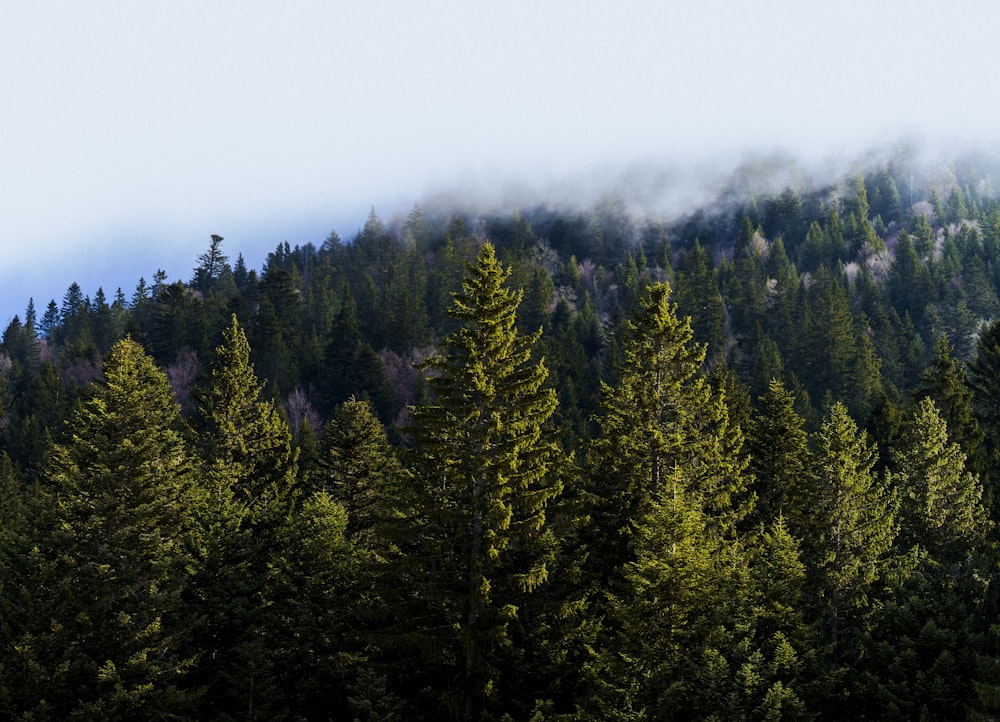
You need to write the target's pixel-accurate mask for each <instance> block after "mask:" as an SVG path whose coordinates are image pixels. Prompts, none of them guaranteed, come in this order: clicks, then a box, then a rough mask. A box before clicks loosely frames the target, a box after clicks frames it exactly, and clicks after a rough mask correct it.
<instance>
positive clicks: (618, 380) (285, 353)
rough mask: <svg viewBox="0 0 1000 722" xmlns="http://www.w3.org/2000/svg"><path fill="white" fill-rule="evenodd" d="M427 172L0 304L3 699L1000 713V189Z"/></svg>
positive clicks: (6, 708) (117, 705)
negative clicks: (102, 281)
mask: <svg viewBox="0 0 1000 722" xmlns="http://www.w3.org/2000/svg"><path fill="white" fill-rule="evenodd" d="M985 168H986V165H985V162H975V161H971V160H961V161H955V162H953V163H952V164H951V165H949V166H947V167H946V168H945V169H944V170H943V171H942V169H941V168H940V167H938V168H935V169H934V172H926V170H924V169H921V168H918V167H916V166H915V165H914V164H912V163H909V162H906V161H904V160H903V159H896V160H893V161H888V162H886V163H884V164H882V165H879V166H877V167H875V168H871V169H868V170H864V171H857V172H852V173H850V174H848V175H846V176H844V177H841V178H837V179H836V180H835V181H831V182H829V183H820V184H810V183H806V182H802V181H799V182H794V183H792V184H790V185H788V186H787V187H782V188H779V189H774V188H770V189H766V190H765V189H764V188H763V187H762V188H761V189H759V190H758V189H756V188H755V186H754V184H753V182H752V178H751V177H750V176H746V177H741V178H738V179H734V181H733V183H732V184H730V186H729V187H727V188H726V189H725V190H724V191H723V192H721V193H720V195H719V197H718V199H717V200H715V201H713V202H711V203H709V204H707V205H704V206H702V207H693V208H690V209H689V210H688V212H687V213H685V214H683V215H681V216H679V217H672V218H670V219H661V218H658V217H656V216H654V215H651V214H648V213H643V214H640V213H637V212H635V211H633V210H630V206H629V204H628V202H627V199H624V198H617V197H613V196H608V197H606V198H604V199H603V200H601V201H600V202H598V203H595V204H594V205H592V206H591V207H587V208H577V209H566V208H563V209H554V208H551V207H546V206H543V205H539V206H537V207H531V208H522V209H520V211H514V210H510V211H495V212H490V213H475V214H473V213H469V212H464V211H462V210H461V207H459V206H456V207H434V208H431V207H428V208H426V209H422V208H420V207H415V208H414V209H413V210H412V211H411V212H410V213H409V215H408V216H406V217H405V218H401V219H399V220H398V221H393V222H388V223H387V222H385V221H383V220H382V219H381V218H380V217H379V215H378V214H377V213H376V212H375V210H372V212H371V214H370V216H369V217H368V219H367V221H366V222H365V224H364V226H363V228H362V229H361V230H360V231H359V232H358V234H357V235H356V237H354V238H353V239H349V240H346V241H345V240H342V239H341V238H339V237H338V236H337V235H336V234H335V233H332V234H331V235H330V236H329V237H328V238H327V239H325V240H324V241H323V242H322V243H320V244H319V245H314V244H306V245H304V246H294V247H292V246H290V245H289V244H288V243H281V244H279V245H278V246H277V247H276V248H275V250H274V251H273V252H272V253H270V254H269V255H268V256H267V258H266V259H265V260H264V263H263V265H262V266H261V268H260V269H259V270H258V269H256V268H251V267H250V266H249V265H248V263H247V261H246V260H245V259H244V258H243V256H242V255H237V257H236V259H235V260H233V259H231V258H230V257H228V256H227V255H226V253H227V249H225V248H224V246H223V239H222V238H221V237H219V236H212V237H211V239H210V242H209V245H208V248H207V250H206V251H205V253H203V254H202V255H201V256H200V257H199V258H198V259H197V260H196V267H195V268H194V271H193V273H192V274H191V277H190V279H189V280H186V281H185V280H176V281H172V280H169V277H168V275H167V273H165V272H164V271H162V270H158V271H156V273H155V274H153V275H152V276H151V280H150V281H146V280H145V279H140V280H139V281H138V283H137V285H136V288H135V290H134V291H133V292H131V294H129V295H127V294H126V293H124V292H123V291H121V290H118V291H117V292H116V293H114V294H113V295H112V296H110V297H109V296H108V295H107V294H106V293H105V292H104V291H103V290H102V289H98V290H97V291H96V292H94V293H93V295H92V296H90V295H87V294H86V293H85V292H84V290H83V289H81V288H80V287H79V286H78V285H77V284H73V285H71V286H70V288H69V289H67V291H66V293H65V295H64V296H63V298H62V299H61V302H57V301H55V300H53V301H51V302H49V303H48V304H47V306H46V307H45V308H44V309H43V310H41V312H39V310H38V309H36V308H35V305H34V303H33V302H29V303H28V306H27V309H26V311H25V312H24V314H23V316H21V315H19V316H16V317H15V318H14V319H13V321H11V323H10V324H9V325H8V326H7V328H6V330H5V331H4V332H3V336H2V339H0V372H2V374H0V413H2V423H0V448H2V452H3V453H2V456H0V496H2V503H0V714H2V715H3V716H4V717H10V718H14V719H31V720H39V719H54V718H71V719H183V718H190V719H309V720H312V719H316V720H321V719H344V720H370V721H374V720H441V719H457V720H491V719H496V720H501V719H511V720H543V719H552V720H556V719H588V720H673V719H676V720H694V719H719V720H723V719H724V720H778V719H829V720H839V719H847V718H851V719H879V720H884V719H948V720H951V719H966V718H968V719H994V718H996V716H997V715H1000V636H998V634H997V610H998V608H1000V594H998V589H997V586H998V584H1000V568H998V564H1000V556H998V553H997V544H996V542H997V540H998V530H997V522H998V521H1000V195H998V194H996V193H995V192H994V191H993V188H992V186H991V184H990V178H989V175H988V172H987V171H986V170H984V169H985Z"/></svg>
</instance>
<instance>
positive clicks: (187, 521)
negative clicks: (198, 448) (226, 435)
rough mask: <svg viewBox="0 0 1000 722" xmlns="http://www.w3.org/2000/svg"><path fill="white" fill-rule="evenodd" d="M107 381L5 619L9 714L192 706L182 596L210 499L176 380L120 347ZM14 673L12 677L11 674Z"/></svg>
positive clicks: (181, 711)
mask: <svg viewBox="0 0 1000 722" xmlns="http://www.w3.org/2000/svg"><path fill="white" fill-rule="evenodd" d="M104 377H105V381H104V383H103V385H101V386H100V387H98V388H95V389H94V392H93V394H92V396H91V397H90V398H89V399H88V400H87V401H86V402H84V403H82V404H81V405H80V406H78V408H77V411H76V414H75V417H74V420H73V436H72V438H71V439H70V440H68V441H66V442H65V443H60V444H57V445H56V447H55V449H54V450H53V453H52V458H51V461H50V462H49V464H48V466H47V468H46V471H45V474H44V482H43V483H42V484H41V485H40V488H39V490H38V494H39V496H38V502H37V504H38V508H37V510H36V511H35V512H34V519H33V523H34V525H35V527H34V530H33V534H34V536H35V540H36V541H35V543H34V545H33V549H32V551H31V552H30V558H29V560H28V564H27V565H26V566H25V569H24V574H23V576H21V577H20V578H17V579H16V580H8V582H7V584H6V585H5V587H7V588H8V589H10V587H11V586H13V585H16V586H15V587H14V589H13V591H14V593H15V594H17V595H18V597H19V600H18V601H19V604H18V605H17V606H16V607H15V608H14V609H15V610H16V611H15V612H14V613H15V614H16V617H15V618H14V619H11V618H10V617H8V618H7V620H6V628H7V629H8V630H10V632H11V633H13V634H12V636H13V638H8V639H7V640H6V644H4V648H5V649H6V650H13V651H12V652H10V651H8V652H7V653H5V654H6V655H9V656H8V658H7V664H6V665H5V675H9V674H14V675H15V679H17V680H18V683H17V684H18V687H17V688H15V689H12V688H10V687H7V689H6V690H5V694H4V699H5V703H6V704H7V705H8V709H7V712H8V713H9V714H11V715H24V716H26V717H28V718H32V719H37V718H46V719H49V718H73V719H98V718H100V719H139V718H142V719H156V718H175V717H177V716H181V715H185V714H190V713H192V712H193V711H194V703H195V701H196V699H197V693H196V691H192V688H191V687H188V686H187V685H186V684H185V678H184V674H185V672H187V671H189V670H190V668H191V665H192V663H193V657H188V656H184V654H183V653H182V650H183V649H184V648H185V644H184V643H185V642H186V641H187V640H188V635H189V633H190V631H191V621H192V619H191V615H190V610H189V609H187V608H185V607H184V605H183V594H184V592H185V590H186V588H187V587H188V585H189V582H190V576H191V572H192V568H193V565H194V563H195V561H196V558H197V557H196V550H197V549H198V540H197V535H196V525H195V521H194V519H195V516H196V515H197V514H198V513H199V510H200V509H201V508H203V503H204V498H203V495H202V493H201V492H200V490H199V487H198V486H197V485H196V484H195V483H194V477H193V475H192V469H193V465H192V463H191V459H190V457H189V455H188V452H187V450H186V448H185V444H184V442H183V439H182V437H181V436H180V434H179V433H178V430H177V427H178V423H179V411H178V408H177V406H176V404H175V402H174V400H173V396H172V393H171V390H170V385H169V383H168V382H167V379H166V377H165V376H164V375H163V373H162V372H160V371H159V370H157V369H156V367H155V366H154V365H153V362H152V360H151V359H150V358H149V357H148V356H146V355H145V353H144V352H143V350H142V347H140V346H139V344H137V343H135V342H134V341H132V340H124V341H121V342H119V343H118V344H116V345H115V346H114V348H112V349H111V352H110V354H109V355H108V358H107V360H106V361H105V363H104ZM9 679H10V678H9V677H8V680H9Z"/></svg>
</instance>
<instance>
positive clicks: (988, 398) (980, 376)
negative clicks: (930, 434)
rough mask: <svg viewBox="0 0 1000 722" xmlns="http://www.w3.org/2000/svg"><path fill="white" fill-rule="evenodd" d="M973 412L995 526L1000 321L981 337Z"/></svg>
mask: <svg viewBox="0 0 1000 722" xmlns="http://www.w3.org/2000/svg"><path fill="white" fill-rule="evenodd" d="M968 383H969V388H971V389H972V412H973V415H974V416H975V417H976V420H977V421H978V422H979V426H980V428H981V429H982V431H983V433H984V435H985V439H984V443H983V451H984V457H985V458H984V461H983V480H984V482H985V483H986V488H985V489H984V494H983V503H984V504H985V505H986V508H987V509H988V510H989V512H990V518H991V519H992V520H993V521H994V523H996V522H998V521H1000V490H998V489H997V484H998V483H1000V320H998V321H994V322H993V323H992V324H991V325H990V326H989V327H988V328H987V329H986V330H985V331H984V332H983V334H982V336H980V337H979V343H978V345H977V347H976V357H975V358H974V359H973V360H972V362H971V363H970V364H969V377H968Z"/></svg>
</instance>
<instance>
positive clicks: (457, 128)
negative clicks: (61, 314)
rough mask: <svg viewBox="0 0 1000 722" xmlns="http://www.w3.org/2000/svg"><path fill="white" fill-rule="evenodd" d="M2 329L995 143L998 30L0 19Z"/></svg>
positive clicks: (893, 6)
mask: <svg viewBox="0 0 1000 722" xmlns="http://www.w3.org/2000/svg"><path fill="white" fill-rule="evenodd" d="M3 5H4V7H3V11H2V14H0V68H2V69H0V321H4V322H5V321H7V320H9V318H10V317H11V316H12V315H13V314H14V313H20V312H22V311H23V308H24V306H25V304H26V302H27V299H28V297H29V296H34V298H35V303H36V306H38V308H39V312H41V311H42V310H43V309H44V306H45V304H46V303H47V302H48V300H49V298H53V297H54V298H55V299H56V300H57V302H58V301H60V300H61V297H62V294H63V293H64V291H65V289H66V287H67V286H68V285H69V283H70V282H72V281H73V280H76V281H78V282H79V283H80V284H81V286H82V287H83V290H84V292H85V293H87V294H90V295H92V294H93V293H94V292H95V291H96V289H97V286H98V285H103V286H104V288H105V291H106V292H107V293H108V294H109V296H110V295H111V294H113V293H114V290H115V288H116V287H117V286H122V287H123V290H124V291H125V293H126V295H128V296H131V293H132V290H133V289H134V287H135V282H136V281H137V280H138V277H139V276H140V275H144V276H145V277H146V279H147V280H149V279H150V278H151V277H152V275H153V273H154V272H155V270H156V269H157V268H160V267H162V268H163V269H164V270H165V271H166V272H167V276H168V279H170V280H176V279H178V278H180V279H184V280H187V279H188V278H189V277H190V273H191V269H192V268H193V267H194V265H195V262H196V258H197V255H198V254H199V253H201V252H203V251H204V250H205V249H206V248H207V246H208V242H209V236H210V234H212V233H219V234H221V235H223V236H225V238H226V241H225V243H224V244H223V248H224V250H225V251H226V252H227V253H229V254H230V255H231V256H233V257H235V255H236V254H237V253H238V252H243V254H244V256H245V258H246V260H247V262H248V264H250V265H251V266H253V267H259V266H260V265H261V263H262V261H263V259H264V256H265V255H266V253H267V252H268V251H269V250H272V249H273V248H274V246H275V245H276V244H277V243H278V242H280V241H284V240H288V241H289V242H291V243H293V244H295V243H304V242H306V241H312V242H314V243H317V244H319V243H321V242H322V241H323V239H324V238H325V237H326V235H327V233H328V232H329V231H330V230H331V229H336V230H338V231H339V232H340V233H341V235H342V236H346V237H348V238H350V237H352V236H353V233H354V232H355V231H356V229H357V227H358V226H359V224H360V223H361V222H362V221H363V219H364V216H365V215H366V214H367V212H368V209H369V207H370V206H371V205H373V204H374V206H375V208H376V210H377V211H379V212H380V213H381V214H383V215H386V216H388V215H391V214H392V213H394V212H396V211H399V210H403V211H405V210H408V209H409V207H410V206H412V204H413V203H414V202H415V201H418V200H419V199H420V198H421V197H422V196H424V195H426V194H428V193H433V192H437V191H441V190H450V189H455V188H463V187H467V186H469V185H475V186H476V187H479V188H480V189H486V190H489V189H490V188H491V186H494V185H496V186H499V185H501V184H503V183H507V182H508V181H513V180H516V181H520V182H523V183H526V184H529V185H533V186H537V187H553V186H558V185H559V184H560V182H561V181H562V180H563V179H567V178H571V177H574V176H575V175H576V174H577V173H581V172H586V173H589V174H590V177H594V176H595V169H606V168H609V167H614V166H617V165H619V164H626V163H628V162H631V161H636V160H647V161H648V160H650V159H652V160H655V161H657V162H660V161H663V162H665V163H669V162H672V161H675V160H678V159H684V160H685V161H688V160H692V159H694V160H697V161H704V162H720V163H721V162H724V161H726V160H727V159H732V158H736V157H738V154H740V153H743V152H748V151H761V150H769V149H779V148H780V149H787V150H790V151H793V152H795V153H803V154H811V155H824V154H831V153H850V152H856V151H857V150H858V149H859V148H861V147H866V146H868V145H869V144H871V143H875V142H880V141H883V140H885V139H890V138H896V137H898V136H901V135H904V134H911V135H912V134H916V135H918V136H922V137H927V138H931V139H932V140H936V139H939V138H948V139H975V140H979V141H983V142H990V143H992V142H994V141H995V140H996V139H997V138H998V137H1000V100H998V99H1000V93H997V91H996V88H995V82H994V81H995V76H996V75H997V74H998V73H1000V43H998V42H996V38H995V35H996V29H997V28H998V27H1000V5H998V4H996V3H995V2H990V1H987V0H981V1H972V2H962V1H961V0H959V1H958V2H949V3H945V2H941V1H940V0H938V1H937V2H924V1H916V2H915V1H914V0H906V1H905V2H904V1H902V0H901V1H899V2H879V0H866V1H865V2H861V1H858V2H825V3H809V2H802V1H801V0H770V1H769V0H758V1H757V2H754V3H736V2H731V1H727V2H722V1H721V0H700V1H699V2H697V3H695V2H680V1H679V0H661V1H659V2H629V1H628V0H613V1H612V0H607V1H606V2H586V1H585V0H572V1H565V2H562V1H559V2H556V1H552V0H549V1H547V2H546V1H540V0H533V1H532V2H523V1H520V0H505V1H504V2H484V1H479V0H461V1H455V2H444V1H439V0H420V1H419V2H407V1H406V0H398V1H396V2H386V1H380V0H364V2H358V1H354V2H343V1H337V0H324V1H322V2H320V1H317V2H296V1H295V0H288V1H286V2H282V3H273V2H268V3H264V2H256V1H255V0H242V1H241V2H235V1H230V0H213V2H203V1H201V0H199V1H198V2H186V1H178V0H174V1H173V2H163V3H124V2H104V1H102V0H90V1H89V2H85V3H84V2H45V1H44V0H39V2H12V1H11V2H5V3H3Z"/></svg>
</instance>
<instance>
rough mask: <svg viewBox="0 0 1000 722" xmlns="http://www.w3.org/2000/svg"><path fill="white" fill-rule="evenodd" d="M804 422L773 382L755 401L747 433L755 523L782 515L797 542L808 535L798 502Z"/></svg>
mask: <svg viewBox="0 0 1000 722" xmlns="http://www.w3.org/2000/svg"><path fill="white" fill-rule="evenodd" d="M804 423H805V422H804V421H803V419H802V417H801V416H799V415H798V414H797V413H795V397H794V396H793V395H792V394H791V392H789V391H787V390H786V389H785V387H784V386H783V385H782V384H781V382H779V381H772V382H771V385H770V387H769V388H768V390H767V393H766V394H764V395H763V396H761V397H760V399H759V400H758V408H757V410H756V412H755V413H754V414H753V415H752V417H751V422H750V426H749V430H748V432H747V452H748V453H749V455H750V465H749V469H748V471H749V473H750V476H751V478H753V480H754V487H753V488H754V491H755V492H756V496H757V504H756V507H755V509H754V512H755V518H756V519H757V520H758V521H759V522H761V523H763V524H765V525H770V524H772V523H773V522H774V520H776V519H777V518H778V517H779V516H783V517H784V518H785V519H786V520H787V521H788V524H789V527H790V528H791V529H792V531H793V532H794V533H795V534H796V536H799V537H802V536H804V535H805V534H806V533H807V531H808V528H809V524H810V516H811V514H810V511H811V510H810V509H809V507H808V504H806V503H804V502H805V500H804V498H803V496H804V494H805V489H806V487H807V478H806V474H807V465H808V461H809V455H808V443H807V435H806V432H805V429H804V428H803V427H804Z"/></svg>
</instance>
